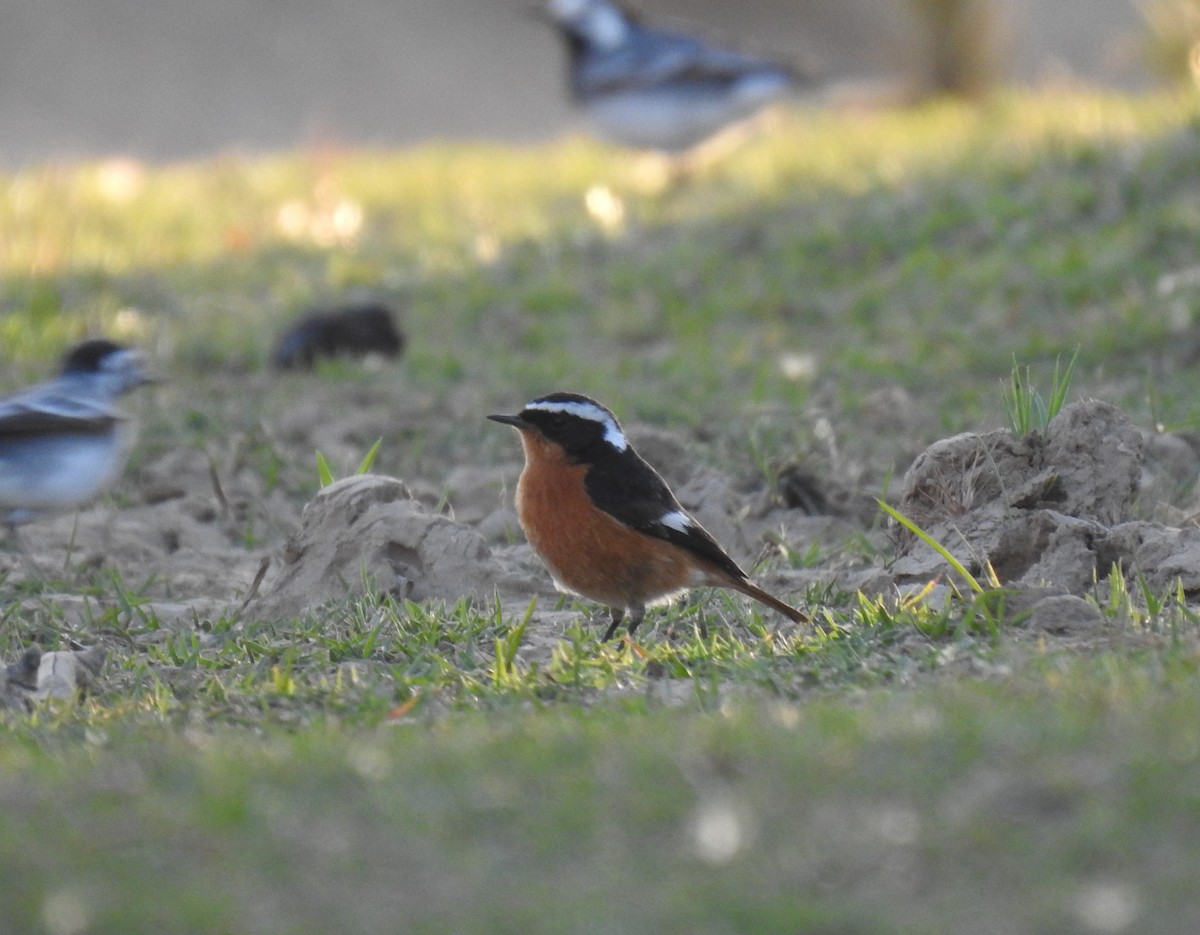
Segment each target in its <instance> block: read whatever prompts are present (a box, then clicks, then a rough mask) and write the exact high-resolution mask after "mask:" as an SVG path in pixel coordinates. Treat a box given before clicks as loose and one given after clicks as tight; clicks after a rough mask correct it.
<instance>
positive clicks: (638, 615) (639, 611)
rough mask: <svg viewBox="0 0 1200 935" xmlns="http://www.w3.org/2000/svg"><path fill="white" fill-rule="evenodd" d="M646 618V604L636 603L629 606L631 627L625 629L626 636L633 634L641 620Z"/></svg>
mask: <svg viewBox="0 0 1200 935" xmlns="http://www.w3.org/2000/svg"><path fill="white" fill-rule="evenodd" d="M645 619H646V607H645V605H644V604H635V605H634V606H632V607H630V608H629V627H628V628H627V629H626V630H625V634H626V636H633V631H634V630H636V629H637V628H638V626H640V625H641V622H642V621H643V620H645Z"/></svg>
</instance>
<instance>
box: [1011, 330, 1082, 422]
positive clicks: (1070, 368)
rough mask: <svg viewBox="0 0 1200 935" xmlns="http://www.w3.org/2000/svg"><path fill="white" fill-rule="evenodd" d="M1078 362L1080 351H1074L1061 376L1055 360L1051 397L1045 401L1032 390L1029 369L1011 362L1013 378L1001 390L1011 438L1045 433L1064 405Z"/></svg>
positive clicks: (1014, 359) (1015, 361) (1014, 360)
mask: <svg viewBox="0 0 1200 935" xmlns="http://www.w3.org/2000/svg"><path fill="white" fill-rule="evenodd" d="M1078 359H1079V349H1078V348H1076V349H1075V353H1074V354H1072V355H1071V360H1070V362H1069V363H1068V364H1067V366H1066V369H1064V370H1062V371H1061V372H1060V369H1059V365H1060V363H1061V360H1060V359H1059V358H1057V357H1056V358H1055V359H1054V374H1053V376H1052V377H1051V380H1050V397H1049V399H1044V398H1043V397H1042V394H1041V393H1039V392H1038V390H1037V389H1036V388H1035V387H1034V386H1033V381H1032V379H1031V377H1030V372H1029V367H1028V366H1026V367H1024V368H1022V367H1021V366H1020V365H1019V364H1018V363H1017V360H1016V358H1015V357H1014V358H1013V365H1012V375H1011V377H1010V378H1009V385H1008V387H1007V388H1005V390H1004V408H1005V410H1006V411H1007V412H1008V423H1009V427H1010V428H1011V429H1012V433H1013V435H1014V436H1016V437H1017V438H1024V437H1026V436H1027V435H1031V434H1032V433H1034V432H1044V431H1045V430H1046V427H1047V426H1048V425H1049V424H1050V421H1051V420H1052V419H1053V418H1054V417H1055V416H1056V415H1058V413H1059V411H1060V410H1061V409H1062V407H1063V406H1064V405H1065V404H1066V402H1067V393H1068V392H1069V391H1070V388H1071V378H1072V377H1073V376H1074V374H1075V363H1076V361H1077V360H1078Z"/></svg>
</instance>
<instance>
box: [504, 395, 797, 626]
mask: <svg viewBox="0 0 1200 935" xmlns="http://www.w3.org/2000/svg"><path fill="white" fill-rule="evenodd" d="M488 418H489V419H491V420H492V421H493V422H501V423H503V424H505V425H511V426H513V427H514V428H516V429H517V431H518V432H520V434H521V446H522V448H524V450H525V469H524V470H523V471H522V472H521V479H520V480H519V481H518V483H517V516H518V518H519V519H520V522H521V528H522V529H524V530H525V535H526V537H527V538H528V539H529V544H530V545H531V546H533V550H534V551H535V552H536V553H537V554H538V556H539V557H540V558H541V560H542V561H543V562H544V563H545V565H546V567H547V568H548V569H549V570H550V574H551V576H552V577H553V578H554V582H555V584H556V585H557V586H558V588H559V589H560V590H562V591H567V592H570V593H572V594H578V595H580V596H581V597H586V598H588V599H589V600H593V601H597V602H599V603H601V604H604V605H606V606H607V607H608V608H609V610H610V612H611V614H612V624H611V626H609V628H608V630H607V631H606V632H605V634H604V639H605V640H609V639H611V638H612V636H613V634H614V633H615V632H616V629H617V627H618V626H620V624H621V621H622V619H623V618H624V616H625V614H626V612H628V614H629V626H628V632H629V634H630V635H632V634H633V632H634V631H635V630H636V629H637V628H638V625H639V624H640V623H641V622H642V619H643V618H644V617H645V615H646V608H647V607H650V606H652V605H654V604H657V603H661V602H665V601H669V600H670V599H671V598H673V597H674V596H675V595H677V594H678V593H680V592H681V591H684V590H686V589H688V588H694V587H702V586H713V587H724V588H732V589H733V590H735V591H740V592H741V593H742V594H745V595H748V596H749V597H752V598H754V599H755V600H756V601H761V602H762V603H764V604H766V605H767V606H768V607H771V608H772V609H774V610H777V611H779V613H781V614H783V615H784V616H785V617H788V618H789V619H791V620H793V621H795V622H797V623H803V622H807V620H808V618H807V617H806V616H805V615H804V614H803V613H801V612H800V611H798V610H796V609H795V608H794V607H791V606H789V605H787V604H785V603H784V602H783V601H781V600H779V599H778V598H775V597H772V596H771V595H770V594H768V593H767V592H766V591H764V590H762V589H761V588H759V587H757V586H756V585H754V584H753V583H751V582H750V581H749V579H748V578H747V577H746V573H745V572H744V571H742V569H741V568H739V567H738V566H737V563H736V562H734V560H733V559H731V558H730V557H729V556H728V555H726V554H725V552H724V550H723V549H722V548H721V547H720V546H719V545H717V542H716V540H715V539H713V537H712V536H711V535H709V533H708V531H707V530H705V529H704V527H703V526H701V525H700V524H699V523H698V522H697V521H696V520H695V519H694V518H693V517H691V516H690V515H688V513H687V511H685V510H684V509H683V507H682V506H680V505H679V501H678V500H676V499H675V495H674V494H672V493H671V490H670V488H669V487H668V486H667V482H666V481H664V480H663V479H662V477H661V476H659V474H658V472H657V471H655V470H654V468H652V467H651V466H650V465H649V464H647V463H646V462H645V461H643V460H642V459H641V458H640V457H639V456H638V454H637V452H635V451H634V450H633V447H632V446H631V445H630V444H629V439H628V438H626V437H625V433H624V432H623V431H622V430H621V426H620V425H619V424H618V423H617V420H616V417H615V416H613V414H612V413H611V412H610V411H609V410H607V409H605V408H604V407H603V406H601V405H600V404H599V403H598V402H596V401H595V400H594V399H589V398H588V397H586V396H579V395H577V394H575V393H551V394H550V395H549V396H542V397H540V398H538V399H535V400H533V401H532V402H530V403H528V404H527V405H526V406H525V408H524V409H522V410H521V412H520V413H519V414H518V415H515V416H508V415H491V416H488Z"/></svg>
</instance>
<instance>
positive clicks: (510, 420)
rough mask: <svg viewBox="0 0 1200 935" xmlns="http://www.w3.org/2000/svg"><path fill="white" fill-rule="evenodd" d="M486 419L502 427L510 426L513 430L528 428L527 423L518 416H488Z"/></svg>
mask: <svg viewBox="0 0 1200 935" xmlns="http://www.w3.org/2000/svg"><path fill="white" fill-rule="evenodd" d="M488 418H489V419H491V420H492V421H493V422H501V423H503V424H504V425H511V426H512V427H513V428H516V429H527V428H529V423H528V422H526V421H525V420H524V419H522V418H521V417H520V416H488Z"/></svg>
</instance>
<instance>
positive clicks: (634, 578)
mask: <svg viewBox="0 0 1200 935" xmlns="http://www.w3.org/2000/svg"><path fill="white" fill-rule="evenodd" d="M521 441H522V443H523V444H524V446H525V457H526V465H525V470H524V471H523V472H522V474H521V479H520V481H519V482H518V484H517V515H518V517H519V518H520V520H521V528H522V529H524V530H525V536H526V538H528V539H529V544H530V545H532V546H533V549H534V551H535V552H537V554H538V556H539V557H540V558H541V559H542V561H543V562H545V563H546V567H547V568H549V569H550V574H552V575H553V576H554V579H555V582H556V583H557V584H558V585H559V587H561V588H563V589H564V590H567V591H572V592H574V593H575V594H579V595H581V596H582V597H586V598H589V599H591V600H593V601H598V602H599V603H601V604H605V605H607V606H609V607H630V606H632V605H634V604H646V605H649V604H653V603H654V602H655V601H658V600H662V599H664V598H668V597H670V596H671V595H673V594H676V593H678V592H679V591H682V590H683V589H684V588H688V587H693V586H695V585H698V584H702V583H704V582H705V581H706V579H707V578H708V575H706V574H705V573H703V572H702V571H701V570H699V569H698V568H696V566H695V561H694V560H693V559H692V557H691V556H690V555H689V554H688V553H687V552H685V551H684V550H683V549H681V548H679V547H678V546H676V545H673V544H671V543H670V542H666V541H665V540H662V539H656V538H654V537H652V536H647V535H643V534H642V533H639V532H636V531H634V530H633V529H630V528H629V527H628V526H626V525H624V524H623V523H620V522H618V521H617V520H615V519H613V518H612V517H611V516H609V515H608V514H607V513H605V512H603V511H602V510H599V509H597V508H596V507H594V506H592V503H591V501H590V500H589V499H588V496H587V491H586V489H585V488H584V485H583V478H584V475H585V474H586V473H587V466H586V465H581V464H571V463H570V462H569V461H568V460H567V459H566V458H565V457H564V455H563V452H562V449H561V448H559V447H558V446H557V445H553V444H550V443H548V442H546V441H545V440H544V439H542V438H541V437H540V436H538V435H537V434H536V433H534V432H522V433H521Z"/></svg>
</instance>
